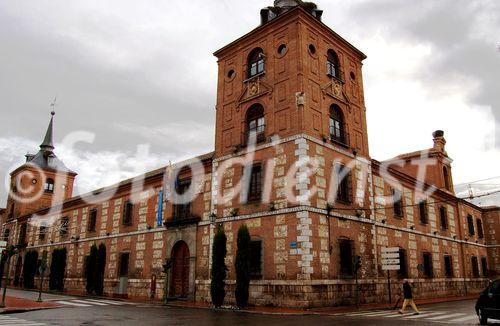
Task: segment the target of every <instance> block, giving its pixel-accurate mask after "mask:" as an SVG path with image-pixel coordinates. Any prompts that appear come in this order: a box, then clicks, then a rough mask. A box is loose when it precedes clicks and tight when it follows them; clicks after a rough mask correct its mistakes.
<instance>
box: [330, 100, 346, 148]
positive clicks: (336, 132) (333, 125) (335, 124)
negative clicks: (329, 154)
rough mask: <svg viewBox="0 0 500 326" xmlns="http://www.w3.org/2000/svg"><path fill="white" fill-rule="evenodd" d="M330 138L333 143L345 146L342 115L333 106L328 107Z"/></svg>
mask: <svg viewBox="0 0 500 326" xmlns="http://www.w3.org/2000/svg"><path fill="white" fill-rule="evenodd" d="M330 138H331V139H332V141H334V142H337V143H340V144H343V145H347V137H346V132H345V123H344V114H343V113H342V110H341V109H340V107H339V106H338V105H335V104H334V105H332V106H331V107H330Z"/></svg>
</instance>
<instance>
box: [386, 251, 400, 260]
mask: <svg viewBox="0 0 500 326" xmlns="http://www.w3.org/2000/svg"><path fill="white" fill-rule="evenodd" d="M393 258H399V252H390V253H382V259H393Z"/></svg>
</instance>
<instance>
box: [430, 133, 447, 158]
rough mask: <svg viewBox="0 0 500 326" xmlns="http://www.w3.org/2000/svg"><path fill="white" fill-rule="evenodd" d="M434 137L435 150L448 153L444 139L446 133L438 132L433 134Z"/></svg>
mask: <svg viewBox="0 0 500 326" xmlns="http://www.w3.org/2000/svg"><path fill="white" fill-rule="evenodd" d="M432 137H433V141H434V150H436V151H438V152H442V153H446V151H445V145H446V139H444V131H442V130H436V131H434V132H433V133H432Z"/></svg>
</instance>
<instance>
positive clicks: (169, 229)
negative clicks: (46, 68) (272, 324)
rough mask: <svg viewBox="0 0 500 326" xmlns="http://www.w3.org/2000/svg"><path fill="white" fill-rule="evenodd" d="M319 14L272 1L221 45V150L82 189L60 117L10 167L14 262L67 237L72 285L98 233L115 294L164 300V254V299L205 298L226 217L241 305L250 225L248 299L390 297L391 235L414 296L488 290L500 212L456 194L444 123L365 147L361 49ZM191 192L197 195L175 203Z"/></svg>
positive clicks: (78, 283)
mask: <svg viewBox="0 0 500 326" xmlns="http://www.w3.org/2000/svg"><path fill="white" fill-rule="evenodd" d="M321 14H322V11H321V10H319V9H318V8H317V7H316V6H315V5H314V4H311V3H304V2H302V1H299V0H277V1H275V3H274V6H273V7H268V8H265V9H263V10H262V11H261V25H260V26H259V27H257V28H256V29H254V30H252V31H251V32H249V33H248V34H246V35H244V36H242V37H241V38H239V39H238V40H236V41H234V42H233V43H231V44H229V45H227V46H225V47H224V48H222V49H220V50H218V51H217V52H216V53H215V56H216V57H217V58H218V65H219V72H218V88H217V104H216V134H215V150H214V152H212V153H208V154H205V155H202V156H199V157H196V158H193V159H192V160H188V161H186V162H180V163H177V164H175V165H173V166H170V167H168V168H166V169H160V170H156V171H152V172H149V173H147V174H145V175H142V176H139V177H137V178H134V179H130V180H125V181H123V182H120V183H119V184H117V185H114V186H111V187H107V188H103V189H98V190H96V191H93V192H91V193H88V194H85V195H82V196H77V197H73V196H72V189H73V182H74V180H75V177H76V173H75V172H73V171H71V170H70V169H69V168H67V167H66V166H65V165H64V164H63V163H62V161H61V160H59V159H58V158H57V156H56V155H55V154H54V145H53V142H52V129H53V118H52V119H51V122H50V125H49V128H48V130H47V133H46V136H45V138H44V141H43V142H42V145H41V146H40V151H39V152H38V153H37V154H36V155H27V161H26V164H24V165H22V166H21V167H19V168H18V169H16V170H15V171H13V172H12V173H11V180H12V181H11V192H10V195H9V198H8V202H7V208H6V213H5V214H4V219H3V220H2V234H3V236H4V238H5V239H7V240H8V241H9V243H12V244H17V245H18V247H19V253H18V254H17V256H16V257H14V263H13V264H12V271H11V273H12V274H13V275H15V276H16V277H17V278H18V279H19V278H20V276H21V274H22V268H23V257H24V254H25V253H26V252H27V251H29V250H36V251H38V252H42V251H44V250H45V251H47V252H48V255H49V259H50V255H51V252H52V250H53V249H54V248H60V247H66V249H67V266H66V271H65V276H66V278H65V288H66V289H68V290H74V291H84V289H85V282H84V276H83V270H84V261H85V257H86V256H87V255H88V254H89V251H90V246H91V245H92V244H100V243H104V244H105V245H106V248H107V257H106V269H105V292H106V293H107V294H108V295H121V296H124V295H128V296H136V297H149V296H150V295H152V293H151V292H152V291H151V284H152V283H156V288H155V291H154V293H153V295H154V296H156V298H161V297H162V296H163V289H164V283H163V274H162V264H163V263H164V261H165V259H172V260H173V269H172V272H171V275H170V279H169V284H170V286H169V287H168V292H169V293H168V294H169V296H170V297H179V298H189V299H192V300H200V301H209V300H210V293H209V287H210V266H211V259H210V255H211V245H212V242H213V236H214V231H215V228H216V227H222V228H223V229H224V231H225V233H226V236H227V240H228V242H227V249H228V254H227V257H226V264H227V267H228V269H229V271H228V280H227V287H228V297H227V301H229V302H232V301H234V298H233V291H232V289H233V288H234V279H235V272H234V259H235V255H236V234H237V230H238V228H239V226H240V225H241V224H243V223H244V224H246V225H247V226H248V227H249V230H250V233H251V237H252V242H251V264H250V267H251V270H250V272H251V275H252V282H251V289H250V302H251V303H254V304H261V305H280V306H302V307H307V306H325V305H340V304H353V303H354V298H355V295H356V283H357V282H358V283H359V286H360V288H359V289H360V294H361V295H360V297H361V301H362V302H381V301H382V302H385V301H387V299H388V286H387V274H386V272H385V271H383V270H382V266H381V250H382V248H384V247H398V248H400V250H399V257H400V260H401V269H400V270H399V271H393V272H391V274H390V278H391V279H392V283H393V287H394V290H395V288H396V287H397V286H398V284H397V283H398V281H399V280H400V279H402V278H410V279H412V280H413V281H414V282H415V291H416V293H417V295H418V296H419V297H436V296H452V295H463V294H466V293H469V294H470V293H477V292H478V291H479V290H480V289H482V288H483V287H484V285H485V283H486V280H487V277H488V276H491V275H495V274H496V273H497V272H499V271H500V262H499V261H498V258H499V253H498V251H497V250H498V248H499V247H500V246H499V245H498V244H497V239H496V235H497V234H500V229H498V230H497V228H498V225H500V224H499V219H500V209H499V208H498V207H488V208H482V207H478V206H475V205H473V204H471V203H469V202H467V201H465V200H463V199H459V198H457V197H456V196H455V194H454V189H453V182H452V168H451V163H452V160H451V159H450V157H449V156H448V154H447V152H446V148H445V144H446V141H445V138H444V133H443V132H442V131H436V132H434V133H433V139H432V141H433V144H432V147H430V148H426V149H425V150H422V151H416V152H412V153H407V154H403V155H400V156H398V157H396V158H394V159H392V160H389V161H377V160H374V159H372V158H371V157H370V154H369V146H368V132H367V121H366V114H365V113H366V107H365V101H364V91H363V88H364V87H363V78H362V62H363V60H364V59H365V58H366V56H365V55H364V54H363V53H362V52H361V51H359V50H358V49H356V48H355V47H354V46H353V45H351V44H350V43H348V42H347V41H346V40H345V39H343V38H342V37H341V36H339V35H338V34H336V33H335V32H334V31H332V30H331V29H330V28H328V26H326V25H325V24H324V23H323V22H322V21H321ZM188 165H191V168H189V167H188ZM194 167H196V168H194ZM422 172H425V173H422ZM185 194H189V195H190V196H192V197H193V198H194V199H193V200H192V201H189V202H182V200H178V199H180V197H182V196H183V195H185ZM214 220H215V221H214ZM358 259H359V262H360V267H359V270H358V271H357V270H356V268H355V264H353V262H354V261H357V260H358ZM356 275H357V278H356ZM153 279H155V280H156V282H152V280H153Z"/></svg>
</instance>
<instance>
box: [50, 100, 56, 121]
mask: <svg viewBox="0 0 500 326" xmlns="http://www.w3.org/2000/svg"><path fill="white" fill-rule="evenodd" d="M56 102H57V95H56V96H55V97H54V101H52V103H50V107H51V108H52V112H50V114H51V115H52V116H54V115H55V114H56Z"/></svg>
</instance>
